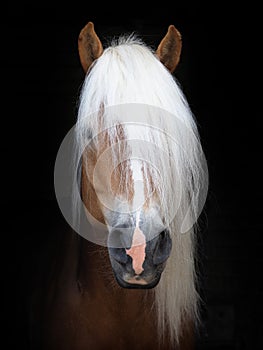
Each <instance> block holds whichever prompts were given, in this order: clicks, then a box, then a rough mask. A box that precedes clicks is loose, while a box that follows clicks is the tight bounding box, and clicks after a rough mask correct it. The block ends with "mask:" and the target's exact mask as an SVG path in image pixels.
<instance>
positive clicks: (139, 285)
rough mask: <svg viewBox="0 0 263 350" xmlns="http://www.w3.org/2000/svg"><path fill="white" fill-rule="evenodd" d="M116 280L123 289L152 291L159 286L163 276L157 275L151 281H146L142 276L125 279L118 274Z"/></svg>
mask: <svg viewBox="0 0 263 350" xmlns="http://www.w3.org/2000/svg"><path fill="white" fill-rule="evenodd" d="M115 278H116V280H117V282H118V284H119V286H120V287H122V288H127V289H151V288H154V287H156V286H157V284H158V283H159V281H160V278H161V274H159V275H157V276H156V277H154V278H153V279H151V280H150V281H147V280H145V279H144V278H143V277H141V276H137V275H135V276H133V277H129V278H127V279H124V278H122V277H120V276H119V275H118V274H115Z"/></svg>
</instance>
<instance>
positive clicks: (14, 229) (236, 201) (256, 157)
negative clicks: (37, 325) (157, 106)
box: [1, 1, 263, 350]
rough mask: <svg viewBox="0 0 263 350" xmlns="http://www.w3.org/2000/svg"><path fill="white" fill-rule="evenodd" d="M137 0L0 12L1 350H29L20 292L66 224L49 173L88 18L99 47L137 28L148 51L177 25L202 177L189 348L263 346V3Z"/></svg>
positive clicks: (66, 123)
mask: <svg viewBox="0 0 263 350" xmlns="http://www.w3.org/2000/svg"><path fill="white" fill-rule="evenodd" d="M141 5H142V4H139V5H138V4H137V5H136V4H135V3H123V4H117V3H116V4H107V6H105V4H104V5H103V4H97V6H96V5H94V4H93V5H91V4H88V3H85V2H83V1H82V2H80V1H73V2H70V3H69V4H65V3H63V4H58V3H55V2H54V3H50V4H49V3H47V2H32V3H30V2H27V3H24V2H19V3H14V2H12V3H10V5H8V6H7V8H6V9H4V10H3V12H2V15H3V22H2V23H3V30H2V35H3V41H2V45H3V47H2V53H1V56H2V60H3V64H2V77H4V79H3V80H2V90H3V91H4V92H2V97H4V98H3V102H2V106H3V108H2V118H1V119H2V123H3V124H2V133H1V136H2V161H3V167H2V174H3V175H4V179H3V182H2V188H3V190H2V204H3V207H4V215H3V219H2V220H3V231H2V237H3V245H2V257H3V264H2V266H3V270H4V271H3V272H4V274H3V279H2V290H3V291H4V292H5V293H4V298H3V299H2V303H3V308H4V310H5V311H6V312H5V313H4V323H5V324H6V326H7V332H5V333H4V336H3V338H4V339H5V341H6V342H7V345H8V346H6V348H19V349H29V336H28V331H27V310H28V302H29V300H28V299H29V298H28V295H29V292H30V288H31V283H32V281H33V276H34V274H35V273H36V269H35V266H36V261H37V260H36V259H37V257H38V255H39V254H40V251H41V250H42V247H43V246H44V245H45V241H46V239H47V237H48V236H50V235H51V234H53V233H54V231H55V228H56V227H57V225H58V223H62V222H63V218H62V215H61V214H60V212H59V209H58V207H57V204H56V198H55V195H54V187H53V170H54V163H55V159H56V153H57V151H58V148H59V145H60V143H61V142H62V140H63V138H64V136H65V135H66V133H67V131H68V130H69V129H70V128H71V127H72V126H73V125H74V123H75V121H76V103H77V99H78V94H79V91H80V88H81V84H82V82H83V79H84V73H83V71H82V68H81V66H80V62H79V57H78V52H77V39H78V34H79V32H80V30H81V29H82V27H83V26H84V25H85V24H86V23H87V22H88V21H93V22H94V25H95V30H96V32H97V34H98V35H99V36H100V38H101V40H102V42H103V43H106V42H107V40H108V39H109V38H111V37H112V36H113V35H118V34H122V33H124V32H132V31H135V32H136V33H138V34H140V35H141V36H142V38H143V39H144V41H145V42H146V43H147V44H149V45H151V46H153V47H156V46H157V45H158V43H159V41H160V40H161V38H162V37H163V36H164V35H165V33H166V31H167V28H168V26H169V25H170V24H174V25H175V26H176V27H177V28H178V29H179V31H180V32H181V34H182V38H183V50H182V56H181V61H180V64H179V66H178V68H177V70H176V72H175V73H174V75H175V76H176V78H177V79H178V80H179V82H180V84H181V86H182V89H183V91H184V93H185V95H186V97H187V99H188V102H189V104H190V106H191V108H192V111H193V113H194V114H195V116H196V119H197V121H198V127H199V130H200V135H201V140H202V144H203V148H204V152H205V154H206V157H207V162H208V168H209V177H210V185H209V186H210V187H209V193H208V198H207V203H206V206H205V215H203V219H202V220H203V223H202V228H203V232H202V233H201V235H202V239H201V241H202V257H201V266H200V268H201V270H200V275H201V277H200V279H201V295H202V297H203V299H204V308H203V313H202V317H203V326H202V327H201V329H200V335H199V337H198V340H197V346H198V349H199V348H200V349H212V350H213V349H262V348H263V335H262V334H263V316H262V311H263V310H262V304H263V303H262V298H263V291H262V286H261V284H262V249H263V240H262V232H263V230H262V224H261V217H262V200H263V195H262V190H261V187H262V169H261V163H262V161H261V158H262V156H261V149H262V147H261V139H262V136H261V133H260V131H261V129H262V126H261V119H262V112H261V109H260V108H256V106H257V105H259V103H258V101H259V102H260V101H261V100H260V98H261V96H260V94H259V92H260V91H261V90H262V89H261V86H260V65H259V61H260V60H259V51H260V50H261V49H260V45H261V44H260V43H261V38H260V20H259V9H257V8H255V7H254V5H253V3H252V2H250V3H249V4H248V3H244V5H240V4H238V3H237V4H235V3H234V2H222V1H220V2H212V1H211V2H208V4H205V3H204V2H201V1H196V2H193V3H190V2H188V1H184V2H173V3H172V5H169V4H166V6H165V7H163V6H162V4H160V3H158V4H154V3H152V4H151V7H149V6H146V8H145V9H144V10H142V9H141V8H140V6H141ZM241 6H242V7H241ZM153 79H154V77H153ZM12 346H13V347H12Z"/></svg>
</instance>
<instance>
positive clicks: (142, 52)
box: [38, 22, 206, 350]
mask: <svg viewBox="0 0 263 350" xmlns="http://www.w3.org/2000/svg"><path fill="white" fill-rule="evenodd" d="M181 45H182V44H181V35H180V33H179V31H178V30H177V29H176V28H175V27H174V26H173V25H170V26H169V27H168V31H167V33H166V34H165V36H164V37H163V39H162V40H161V41H160V44H159V46H158V48H157V50H153V49H152V48H150V47H148V46H147V45H146V44H145V43H144V42H143V41H142V40H141V39H140V38H138V36H137V35H135V34H134V33H132V34H129V35H121V36H120V37H119V38H117V39H116V38H114V40H113V41H112V43H111V45H109V46H108V47H107V48H105V49H104V48H103V45H102V43H101V41H100V39H99V37H98V35H97V34H96V32H95V30H94V25H93V23H92V22H88V24H87V25H86V26H85V27H84V28H83V29H82V30H81V32H80V35H79V40H78V50H79V56H80V62H81V65H82V67H83V69H84V72H85V81H84V83H83V86H82V90H81V93H80V96H79V105H78V116H77V122H76V125H75V128H74V135H75V136H74V137H75V151H74V152H75V153H74V157H75V161H73V162H72V163H71V164H73V167H74V171H76V174H77V175H76V183H77V185H76V186H75V187H74V186H73V188H76V189H75V190H74V191H73V192H74V195H73V199H72V202H73V205H72V208H73V211H74V216H75V219H74V220H75V221H74V222H78V220H79V219H78V217H79V211H80V209H79V208H80V207H81V206H82V208H84V213H85V220H86V221H87V222H90V223H91V225H90V226H86V227H90V232H87V231H88V230H86V231H85V230H83V229H82V230H81V229H79V228H77V226H76V224H74V225H75V226H74V225H73V228H74V230H69V231H70V233H68V234H66V233H63V237H62V238H61V241H60V242H59V251H57V252H56V254H55V255H56V256H55V263H54V265H53V266H54V270H53V271H52V273H51V274H50V276H51V277H50V281H49V283H47V284H46V286H47V290H43V294H44V295H46V299H45V301H44V302H43V303H42V311H43V314H42V316H41V317H40V318H39V319H40V320H41V322H42V328H41V329H42V330H41V332H40V331H39V334H40V335H39V338H38V348H41V349H47V350H51V349H56V350H59V349H63V350H66V349H69V350H87V349H92V350H93V349H94V350H96V349H105V350H110V349H125V350H128V349H132V350H136V349H143V350H147V349H151V350H154V349H159V350H160V349H165V350H168V349H192V348H193V347H194V344H195V331H196V328H197V325H198V320H199V311H198V310H199V303H200V301H199V300H200V298H199V293H198V281H197V271H196V236H197V232H199V229H198V228H197V218H198V215H199V214H200V212H201V209H202V201H203V202H204V200H203V199H204V196H205V194H204V193H205V191H206V185H205V182H206V181H205V177H206V171H205V166H204V159H203V154H202V148H201V146H200V140H199V139H200V137H199V134H198V130H197V125H196V122H195V118H194V116H193V114H192V113H191V110H190V108H189V105H188V103H187V101H186V98H185V96H184V94H183V92H182V90H181V89H180V87H179V84H178V83H177V81H176V79H175V77H174V76H173V74H172V73H173V72H174V70H175V68H176V66H177V64H178V62H179V59H180V53H181ZM201 197H202V198H203V199H202V200H201V201H200V198H201ZM200 203H201V204H200ZM103 229H104V231H103ZM76 231H77V232H76ZM84 231H85V232H84ZM102 231H103V233H101V232H102Z"/></svg>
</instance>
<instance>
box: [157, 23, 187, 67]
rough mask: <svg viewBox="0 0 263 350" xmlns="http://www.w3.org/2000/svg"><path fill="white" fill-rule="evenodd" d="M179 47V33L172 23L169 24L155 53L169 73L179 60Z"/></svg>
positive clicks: (180, 45) (180, 47) (180, 42)
mask: <svg viewBox="0 0 263 350" xmlns="http://www.w3.org/2000/svg"><path fill="white" fill-rule="evenodd" d="M181 49H182V39H181V34H180V32H179V31H178V30H177V29H176V28H175V26H174V25H170V26H169V27H168V31H167V33H166V35H165V37H164V38H163V39H162V41H161V42H160V44H159V46H158V48H157V50H156V54H157V56H158V58H159V60H160V61H161V62H162V63H163V64H164V65H165V67H166V68H167V69H168V70H169V71H170V72H171V73H173V71H174V70H175V68H176V66H177V64H178V62H179V60H180V54H181Z"/></svg>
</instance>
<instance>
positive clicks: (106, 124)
mask: <svg viewBox="0 0 263 350" xmlns="http://www.w3.org/2000/svg"><path fill="white" fill-rule="evenodd" d="M141 115H143V117H142V119H140V118H141ZM120 125H121V126H122V139H123V134H124V135H125V138H126V139H127V140H133V139H134V136H135V135H136V140H139V141H140V142H139V143H138V149H136V152H135V153H136V157H138V154H139V156H140V157H139V158H141V159H147V161H148V162H149V163H147V164H154V165H155V166H154V167H149V166H148V165H147V164H146V165H145V164H144V163H143V164H142V166H143V167H144V177H145V182H146V184H147V186H148V187H149V191H150V187H151V186H152V183H154V184H153V186H154V187H155V190H156V191H157V193H158V194H159V195H160V196H161V197H162V198H163V215H164V220H165V224H166V226H167V227H168V228H169V232H170V234H171V238H172V241H173V248H172V252H171V256H170V257H169V259H168V261H167V266H166V268H165V270H164V272H163V275H162V278H161V280H160V282H159V284H158V285H157V286H156V287H155V289H154V293H155V308H156V311H157V317H158V324H159V330H160V332H159V335H160V336H161V335H162V334H163V331H164V330H165V329H168V330H169V333H170V336H171V338H172V340H173V341H178V339H179V337H180V332H181V329H182V326H183V323H184V320H185V319H186V320H196V321H198V303H199V296H198V292H197V276H196V275H197V274H196V271H195V257H196V251H195V250H196V249H195V248H196V231H197V226H196V219H197V218H196V216H198V213H197V212H198V209H197V208H199V207H200V195H201V193H202V191H203V189H204V176H205V175H204V174H205V169H204V160H203V153H202V149H201V146H200V140H199V135H198V130H197V126H196V122H195V118H194V116H193V114H192V112H191V110H190V108H189V105H188V103H187V100H186V98H185V96H184V93H183V92H182V89H181V88H180V85H179V84H178V82H177V80H176V78H175V77H174V76H173V75H172V74H171V73H170V72H169V71H168V70H167V69H166V68H165V67H164V65H163V64H162V63H161V62H160V61H159V59H158V58H157V57H156V55H155V53H154V51H153V50H152V49H151V48H150V47H148V46H147V45H146V44H145V43H144V42H143V41H142V40H141V39H139V38H137V37H136V36H135V35H133V34H132V35H129V36H121V37H120V38H119V39H117V40H116V39H115V40H114V41H113V42H112V43H111V45H109V46H108V47H107V48H106V49H105V50H104V52H103V54H102V55H101V56H100V58H99V59H98V60H96V61H95V62H94V64H93V65H92V66H91V68H90V70H89V71H88V73H87V75H86V78H85V81H84V83H83V86H82V90H81V94H80V99H79V109H78V118H77V124H76V133H75V136H76V145H77V147H76V155H75V159H76V160H79V159H80V157H81V154H82V152H83V149H84V148H85V145H87V143H88V142H89V140H90V138H92V137H95V136H96V135H98V134H99V133H100V132H101V130H108V134H109V138H110V144H112V145H114V144H116V143H118V142H119V141H120V131H119V130H120V129H119V126H120ZM145 143H147V144H154V147H152V151H149V150H148V149H147V150H145V147H144V145H145ZM156 149H161V150H162V152H156V151H154V150H156ZM111 150H112V158H113V160H114V162H115V163H116V165H118V162H119V156H120V155H119V152H120V149H119V148H116V147H112V148H111ZM122 151H123V150H122ZM126 152H127V155H130V156H131V155H133V152H134V150H133V143H131V145H130V146H129V147H127V150H126ZM164 155H166V156H164ZM76 166H77V164H76ZM126 168H128V166H127V167H126ZM126 168H124V169H123V172H125V171H126V170H127V169H126ZM156 169H157V170H158V169H162V174H161V179H162V181H159V180H158V179H159V177H160V174H159V171H157V170H156ZM123 179H124V180H123V181H124V182H125V181H126V182H127V184H126V185H127V186H128V180H129V177H128V176H124V177H123ZM153 179H154V180H153ZM155 180H156V181H155ZM124 185H125V184H124ZM178 198H179V199H178ZM175 208H176V215H174V216H173V215H171V211H172V212H173V210H175ZM74 210H75V211H76V210H78V206H77V204H76V203H75V205H74Z"/></svg>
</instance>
